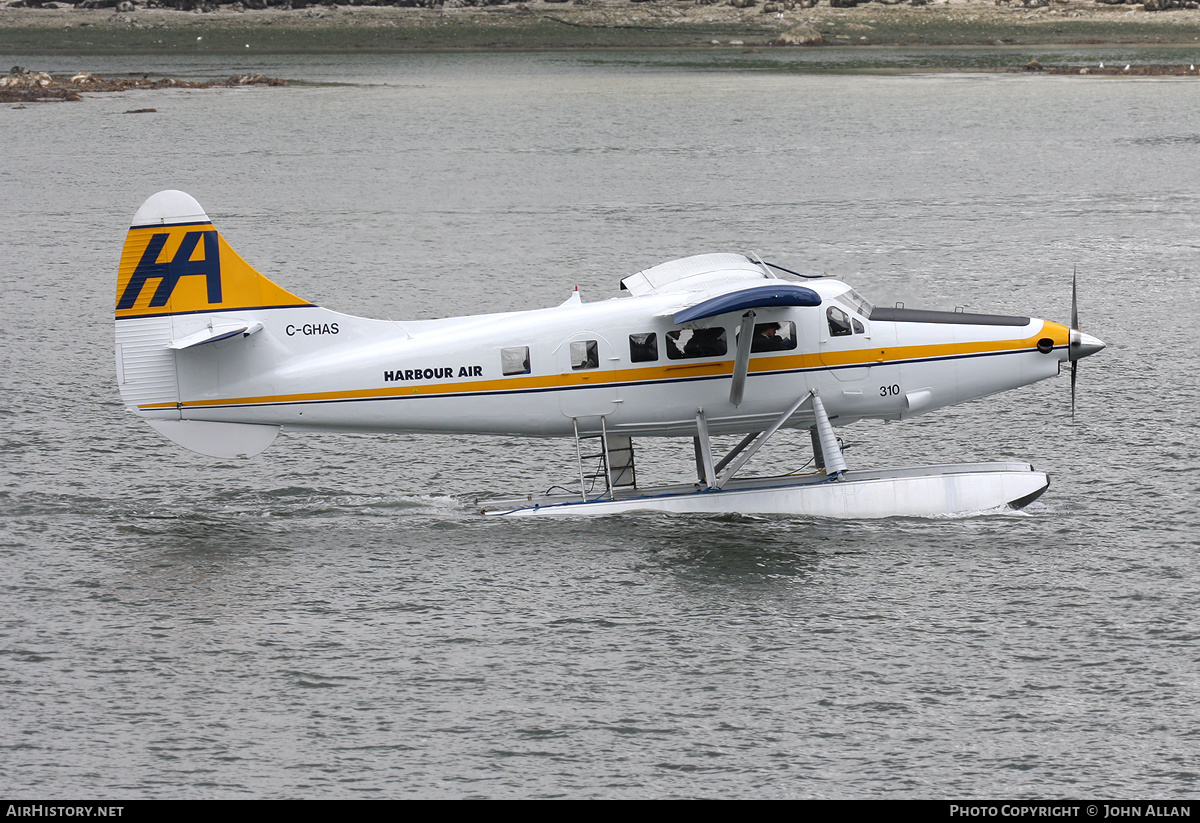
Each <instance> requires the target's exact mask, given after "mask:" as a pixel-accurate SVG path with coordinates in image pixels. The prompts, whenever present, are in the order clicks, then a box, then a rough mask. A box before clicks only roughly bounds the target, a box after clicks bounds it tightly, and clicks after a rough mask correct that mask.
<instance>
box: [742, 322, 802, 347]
mask: <svg viewBox="0 0 1200 823" xmlns="http://www.w3.org/2000/svg"><path fill="white" fill-rule="evenodd" d="M791 347H792V342H791V341H790V340H788V339H787V338H784V337H780V336H779V324H778V323H759V324H758V325H757V326H755V327H754V340H753V341H751V343H750V351H752V352H760V351H784V350H785V349H790V348H791Z"/></svg>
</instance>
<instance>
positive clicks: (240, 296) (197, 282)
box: [116, 191, 312, 457]
mask: <svg viewBox="0 0 1200 823" xmlns="http://www.w3.org/2000/svg"><path fill="white" fill-rule="evenodd" d="M310 306H312V304H311V303H309V302H308V301H306V300H303V299H301V298H299V297H297V296H296V295H294V294H292V293H290V292H288V291H287V290H285V289H283V288H281V287H280V286H277V285H276V284H275V283H272V282H271V281H270V280H269V279H267V278H266V277H264V276H263V275H262V274H260V273H259V272H258V271H256V270H255V269H254V268H253V267H251V266H250V264H248V263H247V262H246V261H245V260H243V259H242V258H241V257H240V256H239V255H238V253H237V252H235V251H234V250H233V249H232V248H231V247H230V246H229V244H228V243H226V242H225V238H224V237H222V236H221V235H220V233H219V232H217V230H216V228H215V227H214V226H213V224H212V221H211V220H209V218H208V215H207V214H205V213H204V209H202V208H201V207H200V204H199V203H197V202H196V201H195V199H193V198H192V197H191V196H190V195H188V194H185V193H183V192H181V191H161V192H159V193H158V194H155V195H153V196H152V197H150V199H148V200H147V201H146V202H145V203H143V204H142V207H141V208H140V209H138V211H137V214H136V215H135V216H134V218H133V225H132V226H131V227H130V229H129V234H128V235H126V238H125V247H124V250H123V251H122V252H121V262H120V268H119V269H118V273H117V294H116V361H117V362H116V365H117V382H118V385H119V388H120V391H121V398H122V400H124V402H125V404H126V405H127V406H128V407H130V409H131V410H133V411H134V412H136V413H137V414H138V415H139V416H141V417H142V418H144V419H146V420H147V421H148V422H150V423H151V425H152V426H154V428H155V429H156V430H158V431H159V432H160V433H162V434H163V435H164V436H166V437H168V438H170V439H171V440H174V441H175V442H177V443H179V444H180V445H183V446H185V447H187V448H189V449H192V450H193V451H198V452H201V453H202V454H208V455H212V456H217V457H233V456H249V455H252V454H257V453H258V452H260V451H262V450H263V449H265V448H266V447H267V446H269V445H270V444H271V442H272V441H273V440H274V439H275V435H276V433H278V431H279V427H278V426H273V425H271V426H267V425H255V424H245V423H223V422H211V421H192V420H185V419H182V418H183V415H182V413H181V409H182V406H183V404H182V403H181V402H180V401H181V396H180V380H181V375H180V362H179V358H180V357H181V356H184V354H183V353H184V352H185V351H186V350H189V349H197V350H198V347H200V348H204V349H207V348H208V347H207V346H205V345H204V344H206V343H215V342H218V341H221V340H226V339H229V338H231V337H236V336H239V335H241V336H249V335H252V334H254V333H255V332H257V331H259V330H261V329H262V323H261V322H260V321H258V320H257V319H256V318H257V317H258V316H259V315H258V312H259V310H264V309H278V308H286V307H296V308H301V307H310ZM184 378H185V379H188V375H184Z"/></svg>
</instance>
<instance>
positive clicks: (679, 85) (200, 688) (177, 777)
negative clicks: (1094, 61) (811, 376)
mask: <svg viewBox="0 0 1200 823" xmlns="http://www.w3.org/2000/svg"><path fill="white" fill-rule="evenodd" d="M56 59H61V60H63V61H69V60H70V59H69V58H56ZM81 59H82V58H81ZM206 59H207V60H209V61H210V62H209V63H204V62H203V61H200V62H197V61H196V60H190V61H188V62H186V63H184V64H182V69H183V70H181V71H180V72H179V73H181V74H184V73H186V74H189V76H191V75H197V74H199V75H208V76H214V77H221V76H226V75H228V74H232V73H234V72H235V71H237V72H244V71H247V70H252V69H255V68H262V69H265V70H266V71H267V73H269V74H275V75H282V76H286V77H291V78H293V79H299V80H304V81H306V82H305V83H303V84H296V85H292V86H290V87H288V88H285V89H268V88H240V89H230V90H208V91H180V92H157V93H143V92H132V93H127V94H122V95H115V96H102V97H95V98H92V99H89V100H87V101H86V102H83V103H74V104H53V105H51V104H46V105H39V106H30V107H28V108H26V109H21V110H13V109H9V108H5V109H3V110H2V111H0V123H3V126H2V128H3V134H4V136H5V141H4V142H5V145H6V149H7V157H6V161H5V163H4V164H3V165H2V166H0V220H3V225H4V227H5V233H4V239H3V241H2V243H0V270H3V271H4V272H5V275H6V278H7V282H8V283H9V284H10V293H11V295H12V296H11V297H10V299H9V300H8V302H7V308H6V310H5V312H4V315H3V320H2V323H0V358H2V360H0V388H2V390H3V397H4V402H3V404H0V449H2V450H3V455H4V462H3V469H2V474H0V482H2V486H0V563H2V567H3V569H4V571H3V573H2V576H0V581H2V583H0V585H2V586H3V597H2V598H0V685H2V687H3V689H4V692H5V696H6V699H5V700H4V701H3V704H2V705H0V725H2V727H3V728H4V729H5V732H6V733H5V735H4V739H3V741H0V793H3V794H5V795H8V796H13V797H30V798H32V797H66V796H82V797H95V798H136V797H171V798H218V797H219V798H226V797H264V798H271V797H610V798H616V797H746V796H754V797H835V798H836V797H950V796H957V797H989V796H1005V797H1075V798H1089V797H1133V796H1146V797H1149V796H1156V797H1195V796H1196V794H1197V784H1198V770H1197V768H1196V766H1195V752H1196V749H1197V742H1198V735H1197V732H1196V729H1197V728H1200V710H1198V709H1197V706H1200V699H1198V698H1200V678H1198V675H1197V672H1198V663H1200V660H1198V654H1197V651H1196V649H1197V639H1200V625H1198V621H1197V618H1196V609H1195V604H1196V602H1197V595H1198V594H1200V585H1198V583H1197V565H1198V561H1197V552H1196V549H1197V546H1198V543H1200V541H1198V539H1197V527H1198V524H1200V517H1198V516H1197V512H1196V506H1195V501H1196V492H1197V486H1198V483H1197V477H1198V475H1197V468H1198V460H1197V453H1196V443H1197V436H1196V431H1197V424H1196V422H1195V418H1194V414H1193V413H1192V412H1193V409H1194V408H1195V406H1196V403H1197V401H1198V400H1200V397H1198V394H1200V392H1198V389H1197V381H1196V379H1195V378H1194V376H1193V375H1192V368H1191V366H1192V360H1193V359H1194V346H1192V345H1190V344H1189V343H1188V342H1187V340H1188V339H1189V334H1190V330H1191V326H1192V324H1193V321H1194V318H1195V317H1196V316H1197V311H1198V309H1200V299H1198V298H1200V295H1198V288H1197V285H1196V283H1197V281H1196V277H1195V268H1196V262H1197V259H1198V254H1197V251H1198V249H1197V238H1198V237H1200V232H1198V231H1197V229H1198V226H1197V214H1200V208H1198V206H1200V202H1198V198H1200V195H1198V194H1197V192H1200V185H1198V183H1200V180H1198V177H1200V172H1198V171H1197V170H1198V169H1200V162H1198V161H1200V128H1198V127H1197V125H1196V120H1195V115H1194V81H1187V80H1142V79H1139V80H1121V79H1103V80H1084V81H1081V79H1080V78H1048V77H1023V76H998V75H935V76H930V75H924V76H921V75H912V76H890V77H886V76H852V75H827V74H813V73H805V72H799V73H793V72H787V71H773V72H763V71H743V70H735V69H730V68H728V67H721V66H719V65H716V64H711V65H699V66H687V65H682V63H684V62H686V61H681V60H679V59H676V58H672V60H663V61H654V60H648V59H645V58H644V57H642V56H639V55H637V54H623V53H612V54H606V55H596V54H561V53H547V54H538V55H486V54H473V55H418V56H396V57H391V56H370V57H353V56H338V57H330V58H273V59H270V60H264V61H263V64H262V65H259V64H252V63H251V62H250V61H248V60H247V61H242V62H237V63H235V62H233V61H228V62H224V63H221V62H216V61H219V60H220V58H206ZM4 60H6V61H8V62H7V63H5V64H7V65H11V64H13V63H17V64H20V65H31V66H34V67H40V66H39V65H37V61H36V60H35V59H30V58H28V57H21V56H16V57H11V58H4ZM689 60H691V61H692V62H696V63H701V64H702V63H703V56H702V55H698V56H696V57H695V58H694V60H693V59H692V58H689ZM106 61H110V62H111V65H110V62H106ZM101 62H104V63H105V64H104V65H100V63H101ZM120 62H121V61H119V60H115V61H114V60H112V59H111V58H105V59H104V60H103V61H101V60H95V59H93V60H91V61H88V62H86V63H81V64H79V65H74V64H72V65H69V66H68V65H64V69H76V68H84V67H88V68H93V69H94V70H96V71H98V72H100V73H105V72H106V71H108V72H110V73H120V72H119V71H116V70H115V69H117V68H121V67H120V66H118V65H117V64H119V63H120ZM132 62H136V61H131V62H130V65H129V66H128V68H127V70H134V68H135V67H134V66H132ZM267 63H269V64H270V65H266V64H267ZM166 68H167V69H169V66H167V67H166ZM714 69H721V70H714ZM326 81H329V82H336V83H339V84H340V85H322V83H323V82H326ZM147 107H152V108H156V109H157V112H156V113H154V114H125V113H124V112H126V111H128V110H132V109H138V108H147ZM163 188H181V189H183V190H185V191H188V192H190V193H191V194H193V195H194V196H196V197H197V199H199V201H200V202H201V203H202V204H203V205H204V206H205V207H206V209H207V210H208V212H209V214H210V215H211V216H212V217H213V219H214V220H215V221H216V222H217V224H218V226H219V227H221V229H222V230H223V232H224V233H225V234H226V236H227V237H228V239H229V240H230V241H231V243H232V244H233V245H234V247H235V248H236V249H238V250H239V252H241V253H242V254H243V256H245V257H246V258H247V259H248V260H250V261H251V262H252V263H254V264H255V265H257V266H258V267H260V268H261V269H262V270H263V271H265V272H266V273H267V274H268V275H269V276H271V277H273V278H274V279H276V280H277V281H279V282H280V283H281V284H283V285H284V286H286V287H288V288H289V289H291V290H293V291H295V292H296V293H298V294H300V295H303V296H305V297H307V298H309V299H312V300H314V301H316V302H319V303H321V304H322V305H326V306H329V307H331V308H335V309H339V310H342V311H347V312H350V313H355V314H363V315H368V316H376V317H393V318H424V317H435V316H442V315H446V314H452V313H463V312H478V311H493V310H506V309H518V308H523V307H529V306H542V305H552V304H554V303H557V302H561V301H562V300H563V299H565V298H566V297H567V296H568V294H569V292H570V289H571V287H572V286H573V285H576V284H578V285H579V286H580V288H581V289H582V291H583V294H584V298H585V299H599V298H602V297H608V296H612V295H615V293H616V286H617V280H618V279H619V278H620V277H622V276H624V275H626V274H629V273H630V272H633V271H636V270H638V269H641V268H644V267H646V266H648V265H652V264H654V263H657V262H661V261H663V260H666V259H670V258H672V257H678V256H683V255H686V254H692V253H697V252H701V251H726V250H728V251H744V250H751V249H752V250H756V251H758V252H760V253H761V254H763V256H764V257H766V258H767V259H771V260H774V261H776V262H779V263H780V264H782V265H785V266H788V267H789V268H792V269H797V270H811V271H827V272H829V273H830V274H833V275H837V276H839V277H842V278H843V279H846V280H848V281H850V282H852V283H853V284H855V285H856V286H857V287H858V288H859V289H860V290H861V291H863V292H864V293H865V294H867V295H868V296H870V297H871V298H872V299H874V300H875V301H876V302H879V303H884V304H888V303H890V302H891V301H895V300H903V301H905V303H906V304H907V305H909V306H923V307H929V308H952V307H954V306H963V307H965V308H967V309H968V310H980V311H996V312H1002V313H1014V314H1033V315H1036V316H1048V317H1052V318H1058V319H1060V320H1061V319H1066V318H1067V317H1068V316H1069V307H1070V276H1071V272H1072V269H1073V268H1075V267H1078V271H1079V282H1080V303H1081V308H1080V312H1081V318H1082V321H1083V324H1084V327H1085V329H1087V330H1088V331H1090V332H1092V333H1094V334H1096V335H1098V336H1100V337H1101V338H1103V339H1104V340H1105V341H1106V342H1107V343H1108V344H1109V348H1108V349H1107V350H1105V351H1104V352H1103V353H1101V354H1100V355H1098V356H1096V357H1093V358H1089V359H1088V360H1087V361H1084V362H1082V363H1081V364H1080V395H1079V404H1078V410H1077V420H1076V422H1075V423H1074V424H1072V422H1071V416H1070V409H1069V384H1068V381H1067V377H1066V376H1065V375H1064V376H1062V377H1060V378H1059V379H1057V380H1050V381H1045V382H1043V383H1042V384H1039V385H1037V386H1033V387H1029V388H1027V389H1024V390H1021V391H1017V392H1012V393H1009V394H1005V395H1000V396H998V397H995V398H990V399H987V400H984V401H980V402H976V403H974V404H969V405H966V406H961V407H958V408H955V409H950V410H947V411H944V412H939V413H935V414H933V415H931V416H930V417H928V418H918V419H916V420H912V421H908V422H905V423H902V424H891V425H886V426H885V425H882V424H875V425H860V426H856V427H853V428H851V429H848V430H846V431H845V432H844V433H845V435H846V436H847V438H848V439H849V440H850V441H851V442H853V443H854V444H855V446H854V448H852V449H851V450H850V451H849V452H848V454H847V457H848V460H849V461H850V462H851V464H852V465H862V466H871V465H884V464H903V463H908V462H913V461H919V462H937V461H944V460H983V459H1008V458H1017V459H1028V460H1030V461H1032V462H1033V463H1034V464H1035V465H1036V466H1037V467H1038V468H1041V469H1045V470H1048V471H1049V472H1050V473H1051V475H1052V478H1053V480H1052V485H1051V487H1050V490H1049V492H1047V494H1046V495H1045V496H1044V497H1043V498H1042V499H1041V500H1040V501H1039V502H1038V503H1036V504H1034V505H1033V506H1031V507H1030V508H1029V509H1027V510H1025V511H1024V512H1022V513H1007V514H998V513H991V514H983V515H979V516H973V517H966V518H957V519H936V520H922V519H896V520H890V521H878V522H859V523H839V522H833V521H821V520H805V519H788V518H767V517H747V516H737V515H731V516H726V517H679V516H656V515H632V516H624V517H616V518H610V519H605V520H602V521H579V522H575V521H563V522H538V523H519V522H494V521H492V520H484V519H483V518H479V517H478V516H476V515H475V514H474V513H473V501H474V500H475V499H476V498H477V497H490V496H497V495H506V494H509V493H511V492H519V491H522V490H529V491H541V490H543V489H544V488H546V487H547V486H549V485H552V484H554V483H563V482H569V481H570V478H571V473H572V471H573V469H572V464H571V462H570V455H571V450H572V449H571V446H570V445H569V444H564V443H558V442H540V441H535V442H527V441H522V440H519V439H506V438H495V439H486V438H453V437H417V436H412V437H372V436H363V435H290V436H284V437H281V438H280V440H279V441H277V442H276V444H275V445H274V446H273V447H272V448H271V449H270V450H269V451H268V452H266V453H265V454H263V455H261V456H260V457H258V458H255V459H253V460H250V461H240V462H234V461H220V460H213V459H209V458H205V457H201V456H199V455H194V454H191V453H189V452H185V451H183V450H181V449H179V448H178V447H176V446H174V445H173V444H171V443H168V442H166V441H164V440H162V439H161V438H159V437H158V436H157V435H156V434H155V433H154V432H153V431H151V430H150V429H149V428H148V427H146V426H145V425H144V424H142V423H140V422H139V421H137V420H136V419H135V418H133V417H132V416H131V415H129V414H128V413H126V412H125V411H124V410H123V409H122V408H121V406H120V403H119V400H118V396H117V393H116V389H115V385H114V375H113V365H112V350H111V346H112V342H111V341H112V321H111V316H112V305H113V289H114V282H115V268H116V260H117V255H118V253H119V249H120V246H121V243H122V241H123V237H124V231H125V229H126V227H127V225H128V223H129V220H130V218H131V216H132V214H133V212H134V211H135V210H136V208H137V207H138V205H139V204H140V203H141V202H142V201H143V200H144V199H145V197H147V196H148V195H149V194H151V193H153V192H155V191H158V190H160V189H163ZM805 440H806V438H801V437H795V436H793V437H792V438H791V439H790V440H788V441H787V442H786V443H785V444H784V446H785V447H784V448H783V449H781V450H780V452H779V453H778V454H777V455H776V458H775V462H777V463H778V464H779V466H778V467H779V468H794V467H795V464H797V463H800V462H803V460H804V459H805V458H804V456H803V455H804V451H805V448H804V447H805V445H806V444H805ZM689 452H690V447H689V446H688V445H686V444H674V443H662V444H660V443H653V444H647V448H646V449H645V451H644V452H641V453H639V457H644V458H645V459H646V462H647V468H646V471H647V472H651V473H652V475H651V476H652V477H653V476H656V475H654V474H653V473H656V472H660V471H661V472H662V474H663V477H664V478H666V477H677V476H678V474H677V473H674V472H675V468H674V467H675V466H680V465H685V464H684V463H683V462H682V461H685V460H687V459H690V454H689ZM672 460H677V461H679V462H676V463H674V464H672V463H671V461H672ZM660 465H661V466H662V468H661V469H660V468H659V466H660ZM770 467H771V465H770V461H768V465H766V466H763V468H770ZM639 468H641V467H640V466H639Z"/></svg>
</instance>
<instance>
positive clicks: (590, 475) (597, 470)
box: [571, 415, 637, 503]
mask: <svg viewBox="0 0 1200 823" xmlns="http://www.w3.org/2000/svg"><path fill="white" fill-rule="evenodd" d="M571 420H572V423H573V425H574V426H575V455H576V457H577V459H578V461H579V494H580V497H581V499H582V500H583V502H585V503H586V502H588V501H589V500H611V499H612V498H613V497H614V493H615V491H617V490H619V489H633V488H636V487H637V472H636V470H635V468H634V462H633V439H632V438H630V437H627V436H625V435H621V434H610V433H609V431H608V425H607V421H606V418H605V417H604V416H603V415H601V417H600V431H599V432H598V433H596V434H580V433H579V418H572V419H571ZM585 440H586V441H592V442H591V443H590V445H588V446H585V445H584V441H585ZM585 448H586V450H587V453H586V454H585ZM596 449H599V451H596ZM593 461H595V462H593ZM585 464H587V465H586V466H585ZM591 467H594V468H591ZM589 469H590V470H589ZM601 481H602V482H603V484H604V488H603V491H599V490H598V489H597V486H598V484H599V483H600V482H601Z"/></svg>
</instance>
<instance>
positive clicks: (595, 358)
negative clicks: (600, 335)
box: [571, 340, 600, 371]
mask: <svg viewBox="0 0 1200 823" xmlns="http://www.w3.org/2000/svg"><path fill="white" fill-rule="evenodd" d="M571 368H573V369H575V370H576V371H578V370H580V369H598V368H600V347H599V345H598V344H597V343H596V341H595V340H576V341H574V342H572V343H571Z"/></svg>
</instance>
